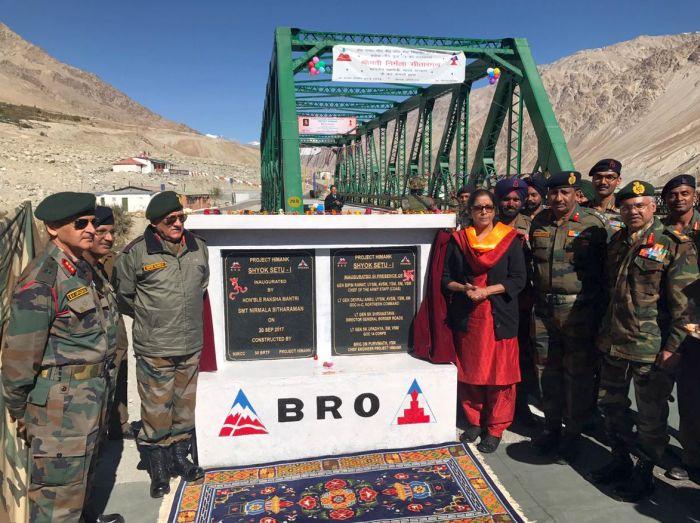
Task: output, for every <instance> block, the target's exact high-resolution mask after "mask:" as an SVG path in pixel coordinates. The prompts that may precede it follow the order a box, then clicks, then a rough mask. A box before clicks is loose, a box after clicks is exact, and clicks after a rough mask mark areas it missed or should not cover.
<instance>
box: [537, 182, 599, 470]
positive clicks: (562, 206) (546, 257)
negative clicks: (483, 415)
mask: <svg viewBox="0 0 700 523" xmlns="http://www.w3.org/2000/svg"><path fill="white" fill-rule="evenodd" d="M580 178H581V175H580V174H579V173H578V172H575V171H565V172H561V173H557V174H554V175H553V176H552V177H550V179H549V181H548V189H549V191H548V193H547V202H548V203H549V208H548V209H545V210H543V211H542V212H540V213H539V214H538V215H537V216H535V218H534V219H533V220H532V227H531V229H530V246H531V248H532V258H533V265H534V282H535V290H536V297H535V364H536V368H537V372H538V376H539V379H540V387H541V390H542V406H543V410H544V415H545V428H544V431H543V432H542V434H541V435H540V436H539V437H538V438H537V439H535V441H534V444H535V446H536V447H538V448H539V449H540V450H541V451H542V452H543V453H552V452H553V453H558V455H559V457H560V458H562V459H564V460H569V461H570V460H572V459H574V458H575V457H576V455H577V453H578V443H579V440H580V434H581V431H582V429H583V424H584V422H585V421H586V420H587V419H588V418H589V416H590V415H591V413H592V411H593V406H594V405H595V393H594V388H595V370H596V352H595V345H594V340H593V335H592V333H595V332H596V331H597V328H598V324H599V320H600V316H601V314H602V310H601V306H600V303H601V302H602V301H603V300H604V299H605V296H604V293H605V286H604V270H603V268H604V261H605V245H606V241H607V233H606V231H605V223H604V222H603V221H602V220H601V218H599V217H598V216H596V215H594V214H592V213H591V212H589V210H587V209H584V208H583V207H580V206H579V205H578V204H577V203H576V187H577V186H578V183H579V180H580ZM562 422H563V423H564V425H565V426H564V428H563V430H562Z"/></svg>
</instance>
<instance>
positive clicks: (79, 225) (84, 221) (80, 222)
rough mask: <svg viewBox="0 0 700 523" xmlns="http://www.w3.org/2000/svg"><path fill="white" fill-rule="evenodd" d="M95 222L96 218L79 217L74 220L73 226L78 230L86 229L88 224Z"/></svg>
mask: <svg viewBox="0 0 700 523" xmlns="http://www.w3.org/2000/svg"><path fill="white" fill-rule="evenodd" d="M90 223H92V224H94V223H95V218H78V219H77V220H75V221H74V222H73V227H75V230H76V231H82V230H83V229H85V228H86V227H87V226H88V224H90Z"/></svg>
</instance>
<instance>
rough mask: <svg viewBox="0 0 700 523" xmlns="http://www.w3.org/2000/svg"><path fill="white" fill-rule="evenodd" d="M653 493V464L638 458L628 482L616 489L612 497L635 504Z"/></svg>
mask: <svg viewBox="0 0 700 523" xmlns="http://www.w3.org/2000/svg"><path fill="white" fill-rule="evenodd" d="M653 492H654V462H652V461H649V460H647V459H645V458H639V460H638V461H637V464H636V465H635V467H634V470H633V471H632V477H631V478H630V481H628V482H625V483H624V484H622V485H620V486H618V487H616V488H615V489H614V490H613V495H614V496H615V497H616V498H617V499H619V500H620V501H627V502H629V503H635V502H637V501H641V500H643V499H646V498H648V497H649V496H651V494H652V493H653Z"/></svg>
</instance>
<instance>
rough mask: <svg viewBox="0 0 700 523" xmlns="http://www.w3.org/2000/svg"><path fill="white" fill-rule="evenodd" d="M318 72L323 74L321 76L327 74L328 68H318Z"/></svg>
mask: <svg viewBox="0 0 700 523" xmlns="http://www.w3.org/2000/svg"><path fill="white" fill-rule="evenodd" d="M318 72H319V73H321V74H323V73H325V72H326V68H325V67H319V68H318Z"/></svg>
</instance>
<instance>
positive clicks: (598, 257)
mask: <svg viewBox="0 0 700 523" xmlns="http://www.w3.org/2000/svg"><path fill="white" fill-rule="evenodd" d="M606 242H607V233H606V231H605V224H604V223H603V222H602V221H601V220H600V218H598V217H596V216H595V215H594V214H592V213H590V212H588V210H587V209H584V208H582V207H580V206H579V205H576V207H574V210H573V212H572V213H571V214H570V216H569V218H568V219H567V220H566V221H564V222H562V223H561V225H558V224H557V221H556V218H555V216H554V213H553V212H552V210H551V209H545V210H543V211H542V212H540V213H539V214H537V216H535V218H534V219H533V220H532V227H531V228H530V247H531V249H532V259H533V274H534V283H535V288H536V289H537V293H538V295H540V296H541V295H543V294H570V295H573V294H579V295H583V296H584V297H586V298H591V299H592V298H595V297H598V296H600V295H601V294H602V293H603V289H604V263H605V246H606Z"/></svg>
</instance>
